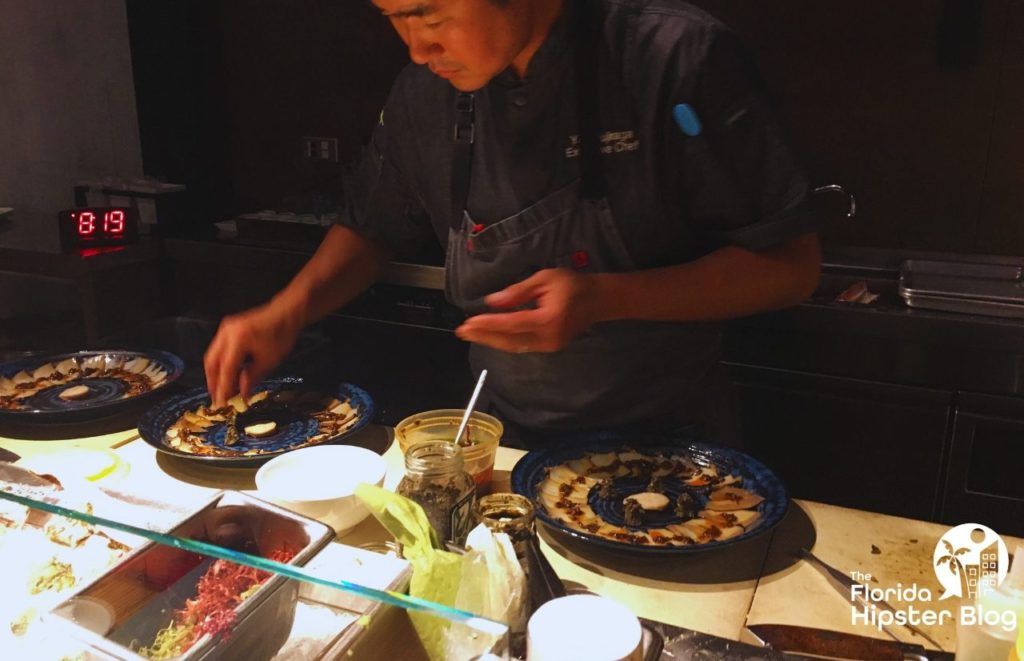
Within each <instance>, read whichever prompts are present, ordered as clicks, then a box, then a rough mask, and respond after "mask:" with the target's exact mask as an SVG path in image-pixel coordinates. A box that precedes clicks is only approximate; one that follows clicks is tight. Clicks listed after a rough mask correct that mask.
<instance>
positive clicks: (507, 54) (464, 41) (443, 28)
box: [373, 0, 542, 92]
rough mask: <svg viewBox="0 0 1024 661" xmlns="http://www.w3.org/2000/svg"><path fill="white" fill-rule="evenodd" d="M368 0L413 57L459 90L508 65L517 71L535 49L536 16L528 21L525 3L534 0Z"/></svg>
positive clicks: (482, 82) (470, 88) (529, 14)
mask: <svg viewBox="0 0 1024 661" xmlns="http://www.w3.org/2000/svg"><path fill="white" fill-rule="evenodd" d="M373 3H374V4H375V5H376V6H377V8H378V9H380V10H381V12H382V13H383V14H384V15H385V16H387V18H388V20H390V21H391V24H392V25H393V26H394V27H395V30H397V31H398V34H399V36H401V38H402V41H404V42H405V44H406V46H408V47H409V57H410V58H411V59H412V61H413V62H415V63H417V64H425V65H427V66H429V67H430V70H431V71H433V72H434V73H435V74H437V75H438V76H441V77H442V78H445V79H447V80H448V81H449V82H450V83H451V84H452V85H453V86H454V87H456V88H457V89H459V90H462V91H464V92H469V91H473V90H476V89H480V88H481V87H483V86H484V85H486V84H487V82H488V81H490V80H491V78H493V77H494V76H496V75H498V74H499V73H501V72H502V71H504V70H505V69H507V68H508V67H509V66H512V67H513V68H514V69H515V70H516V71H517V73H520V74H522V70H525V65H526V61H528V59H529V55H532V52H533V51H535V50H536V47H535V46H534V47H533V49H532V50H530V48H529V47H530V46H531V43H532V42H533V41H536V36H535V35H533V34H532V31H533V25H534V24H535V23H536V21H532V20H531V17H532V16H533V15H534V14H535V12H532V11H530V6H531V5H535V4H537V0H507V2H500V1H498V2H496V1H495V0H373ZM541 39H542V38H541ZM538 43H539V42H538ZM527 51H529V52H528V53H527ZM524 55H525V57H524ZM524 60H525V61H524ZM520 65H521V66H522V70H520V68H519V66H520Z"/></svg>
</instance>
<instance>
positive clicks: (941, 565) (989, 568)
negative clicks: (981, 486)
mask: <svg viewBox="0 0 1024 661" xmlns="http://www.w3.org/2000/svg"><path fill="white" fill-rule="evenodd" d="M932 561H933V562H934V567H935V577H936V578H938V579H939V583H941V584H942V587H943V588H944V589H945V591H944V592H943V593H942V595H941V596H940V597H939V601H942V600H943V599H948V598H949V597H961V598H964V599H972V600H973V599H974V598H975V597H976V596H977V594H978V593H979V592H981V591H985V590H988V589H990V588H994V587H997V586H998V585H999V584H1000V583H1002V582H1003V579H1005V578H1006V570H1007V568H1008V567H1009V564H1010V563H1009V554H1008V553H1007V551H1006V543H1005V542H1003V540H1002V538H1000V537H999V535H997V534H996V533H995V531H994V530H992V529H991V528H987V527H985V526H983V525H980V524H977V523H964V524H961V525H959V526H955V527H953V528H951V529H949V530H948V531H946V534H945V535H943V536H942V537H941V538H940V539H939V541H938V543H937V544H936V545H935V551H934V552H933V553H932Z"/></svg>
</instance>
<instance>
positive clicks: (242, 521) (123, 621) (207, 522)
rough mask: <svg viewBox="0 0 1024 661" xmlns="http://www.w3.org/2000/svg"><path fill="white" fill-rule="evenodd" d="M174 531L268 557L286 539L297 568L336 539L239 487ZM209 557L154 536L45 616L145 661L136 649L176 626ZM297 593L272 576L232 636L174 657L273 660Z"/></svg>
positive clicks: (247, 604)
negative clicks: (178, 614) (175, 618)
mask: <svg viewBox="0 0 1024 661" xmlns="http://www.w3.org/2000/svg"><path fill="white" fill-rule="evenodd" d="M170 534H171V535H174V536H175V537H180V538H184V539H196V540H200V541H206V542H212V543H215V544H218V545H221V546H224V547H227V548H234V549H236V550H239V551H243V552H247V553H252V554H254V555H262V556H264V557H266V555H267V554H269V553H270V552H271V551H273V550H275V549H279V548H282V547H283V546H285V545H287V546H288V548H290V549H293V550H295V551H296V554H295V557H294V558H292V560H291V561H290V563H289V564H292V565H295V566H303V565H305V564H306V563H307V562H308V561H309V560H310V559H311V558H312V557H313V556H315V555H316V554H317V553H318V552H319V551H320V550H321V549H323V548H324V547H325V546H326V545H327V544H328V543H330V541H331V539H333V537H334V532H333V531H332V530H331V529H330V528H329V527H328V526H326V525H324V524H322V523H319V522H318V521H314V520H312V519H307V518H305V517H303V516H300V515H297V514H294V513H292V512H289V511H287V510H284V509H282V508H279V507H276V506H274V505H271V504H269V503H265V502H263V501H261V500H258V499H256V498H253V497H251V496H248V495H245V494H242V493H238V492H233V491H225V492H221V493H218V494H217V495H216V496H214V497H213V498H212V499H211V500H210V501H208V502H207V503H206V504H205V505H204V506H203V507H202V508H200V509H199V510H198V511H196V512H194V513H192V514H190V515H188V516H187V517H185V518H184V520H182V521H181V522H180V523H179V524H178V525H176V526H175V527H174V528H173V529H172V530H171V532H170ZM211 563H212V559H209V558H206V557H203V556H199V555H198V554H195V553H193V552H191V551H187V550H184V549H180V548H176V547H171V546H165V545H163V544H158V543H156V542H149V543H147V544H145V545H143V546H141V547H139V548H138V549H136V550H135V551H134V552H132V553H131V554H129V555H128V556H126V557H125V558H124V559H123V560H122V561H121V562H120V563H119V564H118V565H116V566H115V567H113V568H112V569H111V570H109V571H108V572H107V573H105V574H103V575H102V576H100V577H99V578H97V579H96V580H94V581H92V582H91V583H89V584H87V585H85V586H84V587H82V588H81V589H80V590H78V591H76V592H75V594H74V595H72V596H71V597H70V598H68V599H67V600H65V601H64V602H62V603H61V604H60V605H58V606H57V607H56V608H54V609H53V610H52V611H51V612H50V613H49V615H48V617H47V619H48V620H50V621H51V622H53V623H55V624H57V625H58V626H59V627H62V628H65V629H66V631H67V632H68V633H69V634H70V635H71V636H72V637H73V638H74V639H76V640H78V641H79V642H81V643H84V644H85V645H87V646H88V648H89V652H90V653H92V654H93V655H100V656H103V657H105V658H113V659H130V660H133V661H134V660H139V659H145V658H146V657H143V656H140V655H139V654H138V653H137V652H136V651H134V650H135V649H138V648H139V647H141V646H146V645H150V644H151V643H152V642H153V640H154V639H155V638H156V634H157V632H158V631H160V630H161V629H163V628H165V627H167V626H168V625H169V624H171V621H172V619H173V616H174V611H176V610H177V609H179V608H181V607H182V606H183V605H184V604H185V601H186V600H187V599H190V598H192V597H194V596H195V591H196V583H197V580H198V578H199V576H201V575H202V574H203V573H204V572H205V571H206V570H207V569H208V567H209V565H210V564H211ZM297 597H298V585H297V583H296V581H294V580H291V579H288V578H285V577H284V576H280V575H273V576H271V577H270V578H268V579H267V580H266V581H264V582H263V583H262V584H261V585H260V587H259V588H257V589H256V591H255V592H253V593H252V594H251V595H250V596H249V597H248V598H247V599H246V600H245V601H243V602H242V603H241V604H239V605H238V606H237V607H236V609H235V622H234V625H233V627H232V628H231V630H230V631H229V632H228V635H227V636H224V637H217V638H214V637H212V636H210V635H209V634H207V635H204V636H203V637H202V638H200V639H199V640H198V641H196V643H195V644H194V645H192V647H191V648H190V649H189V650H188V651H187V652H185V653H184V654H182V655H179V656H177V657H174V658H175V659H189V660H192V659H218V658H225V659H242V658H244V659H259V658H269V657H271V656H273V655H274V654H275V653H276V652H277V650H279V649H280V648H281V646H282V645H283V644H284V643H285V641H286V640H287V639H288V635H289V633H290V631H291V627H292V623H293V620H294V617H295V604H296V600H297ZM104 612H105V613H106V615H105V616H104V615H103V613H104ZM83 613H85V614H87V615H88V617H83V615H82V614H83ZM97 613H99V615H98V616H97Z"/></svg>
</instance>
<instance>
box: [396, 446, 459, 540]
mask: <svg viewBox="0 0 1024 661" xmlns="http://www.w3.org/2000/svg"><path fill="white" fill-rule="evenodd" d="M396 491H397V492H398V494H400V495H402V496H405V497H406V498H408V499H409V500H413V501H415V502H417V503H419V504H420V506H421V507H422V508H423V511H424V512H426V514H427V519H428V520H429V521H430V525H432V526H433V527H434V530H435V531H436V532H437V536H438V539H440V540H441V541H442V542H453V543H455V544H458V545H460V546H462V545H465V543H466V535H468V534H469V530H470V528H471V527H472V524H473V506H474V505H475V503H476V484H475V483H474V482H473V476H472V475H470V474H469V473H467V472H466V469H465V467H464V466H463V459H462V448H460V447H459V446H458V445H456V444H455V443H451V442H449V441H444V440H437V441H425V442H423V443H417V444H416V445H414V446H412V447H411V448H409V449H408V450H407V451H406V453H405V477H403V478H402V481H401V482H399V483H398V489H397V490H396Z"/></svg>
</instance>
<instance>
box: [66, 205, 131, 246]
mask: <svg viewBox="0 0 1024 661" xmlns="http://www.w3.org/2000/svg"><path fill="white" fill-rule="evenodd" d="M58 223H59V230H60V241H61V246H62V247H63V248H64V249H65V250H75V249H78V248H92V247H99V246H119V245H124V244H127V243H133V242H134V241H135V240H136V239H137V238H138V224H137V222H136V218H135V214H134V211H133V210H132V209H131V208H129V207H89V208H83V209H67V210H65V211H61V212H60V213H59V214H58Z"/></svg>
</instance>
